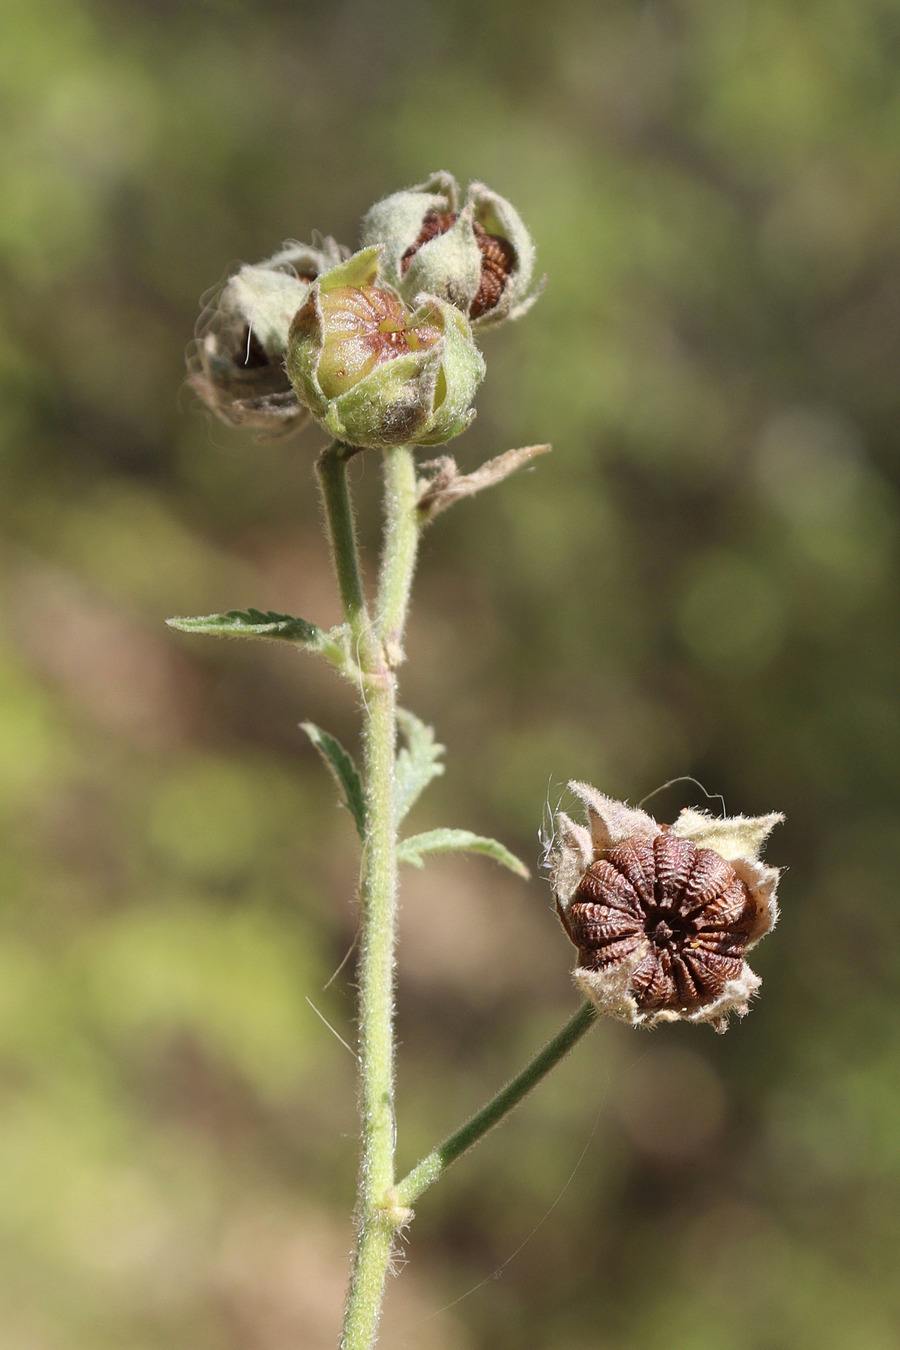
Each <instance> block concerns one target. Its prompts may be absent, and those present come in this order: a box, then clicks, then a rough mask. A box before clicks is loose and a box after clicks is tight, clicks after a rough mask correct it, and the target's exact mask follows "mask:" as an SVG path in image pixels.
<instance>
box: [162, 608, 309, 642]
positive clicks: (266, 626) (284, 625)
mask: <svg viewBox="0 0 900 1350" xmlns="http://www.w3.org/2000/svg"><path fill="white" fill-rule="evenodd" d="M166 622H167V623H168V625H169V627H170V628H177V629H178V630H179V631H180V632H182V633H208V634H209V635H210V636H212V637H251V638H280V639H282V640H283V641H285V642H302V643H303V644H304V645H305V646H307V647H321V646H322V645H323V644H324V643H325V641H326V640H327V638H328V636H329V635H328V634H327V633H325V632H324V631H323V629H321V628H318V627H317V626H316V624H314V623H307V621H306V620H305V619H295V618H292V617H291V615H290V614H274V613H272V611H271V610H266V611H265V612H264V611H263V610H261V609H230V610H229V611H228V613H227V614H201V615H198V616H197V618H193V619H180V618H176V619H168V620H167V621H166Z"/></svg>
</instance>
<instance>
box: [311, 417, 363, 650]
mask: <svg viewBox="0 0 900 1350" xmlns="http://www.w3.org/2000/svg"><path fill="white" fill-rule="evenodd" d="M357 453H358V452H357V451H356V450H355V449H354V447H353V446H351V445H344V444H342V442H341V441H334V442H333V443H332V444H331V445H330V446H329V447H328V449H327V450H323V451H322V453H321V455H320V456H319V458H318V460H317V461H316V472H317V473H318V475H319V486H320V487H321V489H322V501H323V503H324V505H325V520H326V523H327V525H328V542H329V544H330V546H331V559H332V562H333V563H334V571H335V575H336V576H337V582H338V589H339V591H340V594H341V604H342V605H343V607H344V614H345V616H346V619H347V623H348V625H349V628H350V632H351V634H352V637H353V640H354V643H355V645H356V656H357V659H358V660H361V659H362V649H363V647H366V648H371V641H370V624H369V611H368V608H367V606H366V597H365V593H364V591H363V588H362V580H361V578H360V574H359V556H358V553H357V548H356V529H355V526H354V524H353V507H352V506H351V504H350V493H349V491H348V490H347V461H348V459H350V458H351V457H352V456H353V455H355V454H357ZM367 655H369V656H371V655H372V653H371V650H369V651H368V652H367Z"/></svg>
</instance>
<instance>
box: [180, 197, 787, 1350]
mask: <svg viewBox="0 0 900 1350" xmlns="http://www.w3.org/2000/svg"><path fill="white" fill-rule="evenodd" d="M362 244H363V247H362V248H361V250H360V251H359V252H357V253H355V254H351V253H350V250H349V249H346V248H344V247H342V246H340V245H338V244H336V243H335V242H334V240H332V239H326V240H318V241H317V242H316V243H315V244H313V245H303V244H297V243H294V242H291V243H288V244H285V246H284V248H283V249H282V251H281V252H280V253H277V254H275V255H274V256H273V257H272V258H270V259H268V260H267V261H265V262H263V263H260V264H258V265H256V266H245V267H242V268H241V269H240V270H239V271H238V272H237V273H236V274H235V275H234V276H232V277H231V278H230V279H229V280H228V282H227V283H226V284H225V286H224V287H223V288H222V290H221V292H220V293H219V296H218V301H217V303H216V304H214V305H213V306H211V307H209V308H208V309H207V310H206V311H205V314H204V317H203V319H202V321H201V325H200V328H199V331H198V336H197V340H196V341H195V343H194V344H193V345H192V347H191V348H189V351H188V369H189V379H190V383H191V385H192V386H193V388H194V389H195V390H196V392H197V393H198V394H199V395H200V397H201V398H202V399H203V401H204V402H205V403H206V405H207V406H208V408H209V409H210V410H211V411H212V412H213V413H215V414H216V415H217V416H218V417H220V418H222V419H223V420H224V421H227V422H230V423H232V424H235V423H238V424H239V423H247V424H250V425H252V426H254V427H256V428H257V429H258V430H259V431H260V432H262V433H263V434H269V435H280V434H285V433H287V432H290V431H293V430H294V429H295V428H297V427H298V426H300V425H302V424H303V423H304V422H305V421H306V420H307V419H308V418H309V417H310V416H312V417H313V418H314V419H315V420H316V421H317V422H318V423H319V424H320V425H321V426H322V427H323V428H324V429H325V430H326V431H327V432H328V433H329V435H330V436H331V437H332V438H333V440H332V443H331V444H330V445H329V446H328V448H327V449H325V450H323V451H322V453H321V454H320V456H319V459H318V461H317V471H318V478H319V485H320V489H321V493H322V499H323V503H324V508H325V521H326V529H327V533H328V539H329V545H330V551H331V558H332V562H333V565H334V571H335V575H336V579H337V585H338V590H339V592H340V598H341V602H342V606H343V610H344V622H343V623H342V624H340V625H339V626H338V627H336V628H332V629H330V630H328V631H325V630H323V629H321V628H319V627H317V626H316V625H315V624H314V623H310V622H308V621H307V620H305V619H297V618H292V617H290V616H288V615H284V614H274V613H271V612H268V611H266V612H263V611H260V610H246V611H239V610H233V611H230V612H228V613H226V614H214V615H206V616H203V617H200V618H193V619H185V618H179V619H172V620H170V623H171V624H172V626H173V627H176V628H179V629H182V630H183V631H185V632H192V633H207V634H213V635H218V636H230V637H250V638H277V639H281V640H283V641H288V642H294V643H297V644H299V645H300V646H302V647H304V648H305V649H306V650H307V651H309V652H311V653H313V654H315V655H317V656H320V657H322V658H323V659H324V660H326V661H327V662H329V663H330V664H331V665H332V666H333V667H334V668H335V670H336V671H337V672H338V673H339V674H340V675H342V676H344V678H345V679H347V680H348V681H349V682H350V683H351V684H352V685H353V686H354V688H355V689H356V691H357V693H358V695H359V699H360V706H361V717H362V745H363V765H362V769H361V770H360V769H358V768H357V766H356V765H355V763H354V761H353V759H352V757H351V756H350V755H349V754H348V752H347V751H346V750H345V749H344V748H343V746H342V745H340V744H339V742H338V741H337V740H336V739H335V738H334V737H333V736H331V735H329V734H328V733H327V732H325V731H322V730H321V729H320V728H318V727H316V726H314V725H312V724H311V723H304V729H305V730H306V732H307V734H308V735H309V736H310V738H311V740H312V742H313V744H314V745H315V747H316V749H317V750H318V751H319V753H320V754H321V756H322V758H323V760H324V761H325V764H326V765H327V767H328V769H329V770H330V772H331V774H332V775H333V777H334V779H335V780H336V782H337V785H338V789H339V792H340V794H341V797H342V799H343V802H344V804H345V805H346V806H347V807H348V809H349V810H350V813H351V815H352V816H353V819H354V821H355V823H356V828H357V831H358V833H359V837H360V841H361V855H362V861H361V873H360V941H359V956H358V970H357V979H358V987H359V1018H358V1025H359V1055H358V1058H359V1066H360V1122H361V1158H360V1168H359V1184H358V1193H357V1224H358V1230H357V1243H356V1250H355V1255H354V1260H353V1266H352V1271H351V1276H350V1286H349V1293H348V1298H347V1305H346V1311H345V1318H344V1326H343V1332H342V1336H341V1341H340V1345H341V1347H342V1350H368V1348H369V1347H370V1346H372V1345H373V1344H374V1342H375V1339H376V1336H377V1331H378V1321H379V1316H380V1310H381V1303H382V1297H383V1291H384V1283H385V1277H386V1274H387V1271H388V1269H389V1266H390V1261H391V1255H392V1250H393V1248H394V1244H395V1242H396V1239H397V1234H398V1232H399V1230H400V1229H401V1228H403V1227H404V1226H405V1225H407V1224H408V1223H409V1222H410V1220H411V1219H412V1217H413V1211H412V1205H413V1204H414V1202H415V1201H416V1200H417V1199H418V1197H419V1196H420V1195H421V1194H422V1193H423V1191H425V1190H426V1188H427V1187H428V1186H430V1185H431V1184H432V1182H434V1181H436V1180H437V1178H438V1177H439V1176H440V1175H441V1173H442V1172H443V1171H445V1170H446V1168H447V1167H449V1166H450V1164H451V1163H452V1162H454V1161H455V1159H456V1158H458V1157H459V1156H460V1155H461V1154H462V1153H464V1152H465V1151H466V1150H467V1149H468V1148H470V1147H471V1146H472V1145H473V1144H474V1143H476V1142H477V1141H478V1140H479V1139H480V1138H481V1137H482V1136H483V1135H484V1134H485V1133H486V1132H487V1131H488V1130H489V1129H490V1128H491V1127H492V1126H493V1125H495V1124H497V1122H498V1121H500V1120H501V1119H502V1118H503V1117H504V1116H505V1115H506V1114H507V1113H508V1112H509V1111H511V1110H512V1109H513V1107H515V1106H516V1105H517V1104H518V1102H519V1101H521V1100H522V1098H523V1097H524V1096H525V1095H526V1094H527V1093H528V1092H529V1091H530V1090H531V1088H533V1087H534V1086H535V1085H536V1084H537V1083H539V1082H540V1081H541V1079H542V1078H543V1077H544V1076H545V1075H546V1074H547V1073H548V1072H549V1071H550V1070H551V1069H552V1068H553V1067H554V1066H555V1065H556V1064H558V1063H559V1061H560V1060H561V1059H562V1058H563V1057H564V1056H565V1055H566V1053H567V1052H568V1051H569V1050H570V1049H571V1048H572V1046H574V1045H575V1044H576V1042H577V1041H578V1040H579V1039H580V1038H581V1037H582V1036H583V1035H584V1033H585V1032H586V1031H587V1030H588V1028H589V1027H590V1026H591V1024H592V1022H593V1021H594V1019H595V1017H596V1016H597V1014H598V1011H603V1012H606V1013H610V1014H612V1015H613V1016H616V1017H619V1018H622V1019H624V1020H626V1021H628V1022H630V1023H631V1024H632V1025H639V1026H654V1025H656V1024H657V1023H659V1022H663V1021H671V1020H675V1019H680V1018H683V1019H687V1020H691V1021H707V1022H710V1023H712V1025H713V1026H714V1027H715V1028H716V1029H717V1030H720V1031H721V1030H725V1028H726V1026H727V1019H728V1016H729V1014H730V1013H731V1012H735V1013H737V1014H738V1015H740V1016H743V1014H744V1013H746V1011H747V1007H748V1001H749V999H750V997H751V996H752V995H753V993H754V992H755V991H756V989H757V987H758V985H759V979H758V977H757V976H756V975H754V974H753V972H752V971H751V970H750V968H749V966H748V965H747V964H746V962H745V961H744V952H745V951H746V950H747V949H748V948H749V947H751V946H752V945H753V944H754V943H756V942H757V941H759V939H760V938H761V937H762V936H763V935H764V934H765V933H766V932H768V930H769V929H770V928H771V927H772V925H773V924H774V922H775V919H776V917H777V909H776V906H775V889H776V885H777V881H778V872H777V871H776V870H775V869H774V868H771V867H767V866H765V865H764V864H763V863H761V862H760V861H759V854H760V851H761V848H762V845H763V843H764V841H765V839H766V836H767V835H768V833H769V831H770V830H771V829H772V827H773V825H774V824H775V823H776V822H777V821H778V820H780V819H781V817H780V816H777V815H770V816H763V817H760V818H758V819H747V818H744V817H740V816H738V817H735V818H734V819H726V820H716V819H713V818H712V817H710V816H708V815H705V814H704V813H701V812H691V811H689V812H682V815H681V816H680V817H679V819H678V821H676V822H675V824H674V825H672V826H667V825H662V826H661V825H658V824H657V822H656V821H655V820H653V819H652V817H650V816H648V815H646V814H645V813H644V812H642V811H638V810H633V809H632V808H629V807H627V806H625V805H624V804H623V803H620V802H615V801H612V800H611V799H610V798H608V797H604V796H603V795H602V794H601V793H599V792H597V791H596V790H595V789H594V788H591V787H588V786H587V785H585V784H580V783H572V784H570V787H571V789H572V791H573V792H574V793H575V794H576V795H577V796H579V797H580V798H581V800H582V801H583V802H584V804H585V805H586V807H587V811H588V819H589V828H585V827H584V826H580V825H577V824H575V823H574V822H573V821H571V820H570V819H569V818H568V816H566V815H565V814H564V813H562V812H559V813H558V815H557V817H556V820H555V822H554V828H553V833H552V838H551V839H550V841H549V844H548V846H547V850H546V861H547V863H548V866H549V869H550V876H551V882H552V886H553V891H554V896H555V900H556V906H557V912H558V914H559V917H560V920H561V921H562V924H563V927H564V928H565V931H566V933H567V934H568V936H569V937H570V939H571V940H572V942H573V943H574V944H575V946H576V947H577V948H578V963H577V966H576V970H575V972H574V973H575V979H576V983H577V984H578V986H579V987H580V988H581V990H582V991H583V993H584V994H585V995H586V996H587V999H586V1001H585V1003H584V1004H583V1005H582V1007H581V1008H579V1010H578V1011H577V1012H576V1013H575V1015H574V1016H573V1017H572V1018H571V1019H570V1020H569V1022H568V1023H567V1024H566V1025H565V1026H564V1027H563V1028H562V1030H561V1031H560V1032H559V1033H558V1034H557V1035H556V1036H555V1037H554V1038H553V1040H552V1041H550V1042H549V1043H548V1044H547V1045H546V1046H545V1047H544V1049H543V1050H541V1051H540V1053H539V1054H537V1055H536V1057H535V1058H534V1059H533V1060H532V1061H531V1062H530V1063H529V1064H528V1065H527V1066H526V1067H525V1069H523V1071H522V1072H521V1073H520V1074H519V1075H518V1076H517V1077H516V1078H514V1079H513V1080H512V1081H511V1082H510V1083H509V1084H507V1086H506V1087H505V1088H503V1089H502V1090H501V1091H500V1092H499V1093H498V1094H497V1095H496V1096H495V1097H494V1098H493V1099H492V1100H491V1101H489V1102H488V1103H487V1104H486V1105H485V1106H484V1107H483V1108H482V1109H481V1111H479V1112H478V1113H477V1114H476V1115H475V1116H473V1117H472V1119H471V1120H469V1121H468V1122H466V1123H465V1124H464V1125H462V1126H461V1127H460V1128H459V1129H458V1130H456V1131H455V1133H453V1134H451V1135H450V1136H449V1137H448V1138H447V1139H446V1140H445V1141H444V1142H443V1143H441V1144H439V1145H438V1146H437V1147H436V1148H434V1149H433V1150H432V1151H431V1153H429V1154H428V1155H427V1156H426V1157H425V1158H423V1159H422V1161H421V1162H419V1163H418V1165H417V1166H416V1167H414V1168H413V1169H412V1171H411V1172H410V1173H408V1175H406V1176H405V1177H402V1178H398V1177H397V1176H396V1175H395V1169H394V1141H395V1137H396V1129H395V1117H394V1030H393V1021H394V955H395V925H396V912H397V886H398V865H399V864H400V863H401V862H410V863H413V864H417V865H420V866H421V865H422V860H423V859H424V858H425V856H426V855H428V854H431V853H439V852H445V851H470V852H477V853H483V854H486V855H487V856H488V857H490V858H493V859H494V860H495V861H496V862H498V863H500V864H501V865H503V866H505V867H508V868H510V869H511V870H512V871H514V872H517V873H518V874H519V875H521V876H523V877H527V875H528V871H527V868H525V866H524V865H523V864H522V863H521V862H519V860H518V859H517V858H515V857H514V856H513V855H512V854H511V853H510V852H509V850H508V849H506V848H505V847H504V846H503V845H502V844H501V843H499V842H498V841H497V840H495V839H489V838H484V837H482V836H479V835H475V834H472V833H471V832H469V831H466V830H457V829H436V830H431V831H429V832H427V833H425V834H418V835H412V836H406V837H401V827H402V824H403V821H404V818H405V816H406V814H407V812H408V811H409V809H410V808H411V806H412V805H413V803H414V802H415V801H416V800H417V799H418V797H419V796H420V794H421V793H422V792H423V790H424V789H425V788H426V787H427V785H428V783H429V782H430V781H431V779H433V778H434V777H436V776H437V775H438V774H439V773H440V772H441V764H440V762H439V760H440V755H441V753H442V747H440V746H438V745H437V744H436V742H435V739H434V735H433V733H432V731H431V729H430V728H429V727H426V726H425V725H424V724H423V723H422V722H420V721H419V719H418V718H416V717H415V716H414V715H413V714H412V713H410V712H406V711H404V710H403V709H402V708H400V707H399V706H398V702H397V669H398V667H399V666H400V665H401V663H402V661H403V659H404V658H403V635H404V629H405V626H406V618H407V611H408V608H409V600H410V591H411V586H412V579H413V573H414V569H415V565H416V556H417V551H418V545H419V539H420V536H421V534H422V531H423V530H424V529H425V528H426V527H427V526H428V525H429V524H430V523H431V522H432V521H433V520H434V519H435V517H436V516H437V515H439V514H440V513H441V512H442V511H444V510H446V509H447V508H449V507H450V506H452V505H453V504H454V503H455V502H457V501H459V500H461V499H462V498H463V497H467V496H472V495H473V494H475V493H476V492H480V491H481V490H482V489H483V488H486V487H489V486H491V485H493V484H495V483H499V482H500V481H501V480H502V479H504V478H506V477H508V476H509V475H510V474H511V473H513V472H515V470H517V469H518V468H520V467H522V466H523V465H526V464H529V463H530V462H531V461H532V460H533V459H534V458H535V457H536V456H538V455H541V454H543V453H544V452H545V451H547V450H548V449H549V446H546V445H533V446H527V447H525V448H523V449H520V450H509V451H507V452H506V453H505V454H502V455H499V456H497V457H496V458H495V459H492V460H490V461H488V462H487V463H486V464H483V465H482V466H481V467H480V468H478V469H476V470H475V471H474V472H472V473H467V474H462V473H460V472H459V471H458V469H457V466H456V463H455V461H454V460H453V458H452V457H450V456H449V455H443V456H440V457H439V458H437V459H428V460H426V461H425V462H424V463H420V464H418V465H417V462H416V459H415V449H416V447H431V446H437V445H443V444H444V443H446V442H447V441H449V440H450V439H452V438H453V437H454V436H457V435H459V433H460V432H462V431H464V430H465V428H466V427H467V426H468V425H469V423H470V421H471V420H472V418H473V417H474V415H475V414H474V409H473V406H472V405H473V400H474V396H475V392H476V390H477V387H478V385H479V383H480V381H481V379H482V377H483V375H484V361H483V358H482V356H481V353H480V351H479V350H478V347H477V346H476V344H475V340H474V336H473V330H475V331H477V330H479V329H480V328H482V327H488V326H490V325H494V324H498V323H501V322H503V321H504V320H505V319H514V318H518V317H519V316H520V315H522V314H524V313H525V312H526V310H528V309H529V308H530V307H531V305H532V304H533V303H534V301H535V299H536V298H537V295H538V293H539V291H540V283H538V284H535V280H534V248H533V245H532V242H531V239H530V237H529V235H528V233H527V231H526V229H525V227H524V225H523V224H522V221H521V219H520V218H519V216H518V214H517V213H516V212H515V210H514V209H513V208H512V206H510V204H509V203H508V202H506V201H504V199H503V198H502V197H499V196H497V194H496V193H493V192H491V191H490V190H489V189H488V188H486V187H484V186H483V185H482V184H472V185H471V186H470V187H469V190H468V193H467V195H466V198H465V201H464V202H462V203H461V202H460V193H459V189H458V187H457V184H456V183H455V181H454V180H453V178H452V177H451V176H450V175H449V174H446V173H438V174H434V175H433V176H432V177H431V178H430V179H429V180H428V181H427V182H426V183H423V184H422V185H420V186H418V187H415V188H411V189H409V190H407V191H404V192H398V193H395V194H394V195H393V196H391V197H388V198H386V199H385V200H384V201H382V202H380V203H378V204H376V205H375V206H373V207H372V208H371V209H370V210H369V211H368V212H367V214H366V216H365V218H364V220H363V223H362ZM366 451H368V452H370V453H371V452H375V453H379V454H380V456H381V459H382V463H383V469H384V503H385V505H384V523H383V540H382V551H381V563H380V571H379V577H378V587H377V594H376V596H375V597H374V600H370V599H369V598H368V597H367V595H366V593H365V590H364V587H363V583H362V578H361V573H360V568H359V561H358V553H357V541H356V533H355V525H354V515H353V510H352V506H351V501H350V495H349V489H348V483H347V472H346V470H347V463H348V461H349V460H350V459H351V458H352V457H353V456H354V455H356V454H359V453H364V452H366ZM398 741H402V742H403V743H402V745H400V746H399V747H398Z"/></svg>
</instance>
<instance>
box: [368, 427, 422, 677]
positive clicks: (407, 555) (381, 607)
mask: <svg viewBox="0 0 900 1350" xmlns="http://www.w3.org/2000/svg"><path fill="white" fill-rule="evenodd" d="M384 481H385V513H386V516H387V527H386V530H385V536H384V553H383V555H382V560H381V581H380V585H379V587H378V610H377V619H376V630H377V633H378V636H379V637H380V639H381V641H382V642H383V643H384V649H385V652H386V653H387V657H388V661H389V663H390V664H391V666H396V665H399V663H400V662H401V661H402V660H403V630H404V628H405V626H406V613H407V610H408V609H409V596H410V591H411V590H412V579H413V573H414V572H415V568H416V554H417V552H418V549H419V534H420V525H419V519H418V503H417V496H418V489H417V483H416V463H415V459H414V458H413V453H412V451H411V450H410V449H409V448H408V447H407V446H405V445H398V446H394V448H393V449H391V450H386V451H385V456H384Z"/></svg>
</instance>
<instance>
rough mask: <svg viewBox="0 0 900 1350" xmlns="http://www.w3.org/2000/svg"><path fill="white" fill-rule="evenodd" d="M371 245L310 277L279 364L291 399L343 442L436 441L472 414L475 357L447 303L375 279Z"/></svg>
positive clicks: (376, 258) (477, 375) (464, 327)
mask: <svg viewBox="0 0 900 1350" xmlns="http://www.w3.org/2000/svg"><path fill="white" fill-rule="evenodd" d="M379 264H380V250H379V249H378V248H368V249H363V250H362V252H360V253H356V254H354V255H353V257H352V258H349V259H348V260H347V261H346V262H342V263H340V264H339V265H338V266H336V267H333V268H332V269H331V270H330V271H329V272H326V273H325V274H324V275H323V276H321V277H319V279H318V281H317V282H316V283H315V284H314V285H313V286H312V287H311V288H310V291H309V295H308V297H307V299H306V301H305V303H304V304H303V305H302V307H301V308H300V309H299V310H298V311H297V313H296V315H295V316H294V320H293V323H292V324H291V328H290V334H289V337H288V350H287V363H286V364H287V372H288V375H289V376H290V379H291V383H292V384H293V386H294V388H295V390H296V391H297V396H298V398H299V400H300V402H301V403H302V404H303V405H304V406H305V407H307V408H309V410H310V412H311V413H312V414H313V416H314V417H315V418H316V419H317V421H319V422H320V423H321V424H322V426H323V427H324V428H325V429H326V430H327V431H328V432H330V433H331V435H332V436H334V437H335V438H336V439H337V440H341V441H346V442H347V444H349V445H358V446H368V447H373V448H376V449H377V448H384V447H387V446H390V445H405V444H414V445H442V444H443V443H444V442H445V441H449V440H450V439H451V437H453V436H458V435H459V433H460V432H461V431H465V429H466V427H467V426H468V425H469V423H470V422H471V420H472V418H473V417H474V416H475V413H474V410H473V409H472V407H471V404H472V399H473V398H474V396H475V390H476V389H477V387H478V384H479V383H480V381H481V379H482V376H483V375H484V361H483V360H482V357H481V354H480V352H479V351H478V349H477V347H476V346H475V344H474V342H473V341H472V334H471V331H470V329H469V325H468V323H467V322H466V320H465V318H464V317H463V315H462V314H460V313H459V311H458V310H456V309H454V308H453V306H452V305H449V304H447V303H446V302H445V301H442V300H439V299H438V298H436V297H434V296H429V295H421V296H418V297H417V298H416V308H415V310H410V309H409V307H408V306H407V305H405V304H404V303H403V302H402V301H401V300H400V299H399V298H398V296H397V295H396V294H395V292H394V291H393V290H389V289H387V288H385V287H384V286H383V285H379V284H376V282H377V281H378V278H379Z"/></svg>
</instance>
